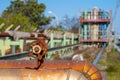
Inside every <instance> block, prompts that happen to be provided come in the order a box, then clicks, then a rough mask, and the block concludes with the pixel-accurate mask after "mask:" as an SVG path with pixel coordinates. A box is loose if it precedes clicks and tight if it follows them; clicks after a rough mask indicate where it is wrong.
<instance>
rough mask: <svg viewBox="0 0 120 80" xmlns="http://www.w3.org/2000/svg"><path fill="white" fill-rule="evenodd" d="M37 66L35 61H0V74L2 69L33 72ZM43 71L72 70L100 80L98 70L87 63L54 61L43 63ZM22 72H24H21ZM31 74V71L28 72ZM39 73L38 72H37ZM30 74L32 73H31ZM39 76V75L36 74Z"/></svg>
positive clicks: (91, 78)
mask: <svg viewBox="0 0 120 80" xmlns="http://www.w3.org/2000/svg"><path fill="white" fill-rule="evenodd" d="M36 65H37V62H36V61H35V60H31V61H28V60H1V61H0V68H1V69H0V72H1V70H2V69H5V68H7V69H24V70H26V71H30V70H33V71H34V69H33V68H34V67H35V66H36ZM40 69H43V70H45V71H46V70H48V69H53V70H54V69H56V70H59V69H63V70H64V69H72V70H75V71H78V72H81V73H82V74H83V75H84V76H85V77H86V78H87V79H89V80H102V77H101V74H100V72H99V70H98V69H97V68H96V67H95V66H94V65H93V64H92V63H90V62H88V61H69V60H56V61H45V62H44V63H43V64H42V66H41V68H40ZM23 72H24V71H23ZM30 72H31V71H30ZM38 72H39V71H38ZM31 73H32V72H31ZM38 74H39V73H38ZM61 80H62V79H61Z"/></svg>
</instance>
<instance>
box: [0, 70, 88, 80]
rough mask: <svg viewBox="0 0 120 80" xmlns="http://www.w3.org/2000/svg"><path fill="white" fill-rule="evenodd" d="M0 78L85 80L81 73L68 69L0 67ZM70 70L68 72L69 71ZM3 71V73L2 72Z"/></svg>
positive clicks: (8, 79)
mask: <svg viewBox="0 0 120 80" xmlns="http://www.w3.org/2000/svg"><path fill="white" fill-rule="evenodd" d="M0 71H1V72H0V80H78V79H79V78H81V79H84V80H87V79H86V78H85V76H84V75H83V74H82V73H78V72H76V71H74V70H70V69H59V70H56V69H39V70H38V71H37V70H32V69H0ZM69 72H70V73H69ZM3 73H4V74H3Z"/></svg>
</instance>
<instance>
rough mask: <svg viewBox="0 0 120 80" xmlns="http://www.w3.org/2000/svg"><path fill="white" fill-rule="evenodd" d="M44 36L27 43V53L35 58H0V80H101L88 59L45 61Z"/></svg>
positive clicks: (45, 47) (45, 46)
mask: <svg viewBox="0 0 120 80" xmlns="http://www.w3.org/2000/svg"><path fill="white" fill-rule="evenodd" d="M45 39H46V36H45V35H41V37H39V38H38V39H37V40H36V41H33V42H32V43H29V44H28V46H29V47H28V48H27V49H28V52H29V53H28V55H29V56H32V57H34V58H35V59H36V60H0V79H2V80H102V77H101V74H100V72H99V70H98V69H97V68H96V67H95V66H94V65H93V64H92V63H90V62H88V61H71V60H54V61H45V55H46V52H47V45H46V43H45Z"/></svg>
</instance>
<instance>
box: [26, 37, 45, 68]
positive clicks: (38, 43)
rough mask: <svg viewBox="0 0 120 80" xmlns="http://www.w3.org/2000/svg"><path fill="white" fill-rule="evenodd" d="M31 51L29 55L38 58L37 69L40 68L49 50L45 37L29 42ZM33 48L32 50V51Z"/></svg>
mask: <svg viewBox="0 0 120 80" xmlns="http://www.w3.org/2000/svg"><path fill="white" fill-rule="evenodd" d="M28 46H29V50H28V51H29V53H28V55H29V56H31V57H34V58H36V59H37V67H35V69H39V68H40V67H41V65H42V63H43V62H44V58H45V55H46V52H47V44H46V42H45V37H44V35H43V37H38V38H37V40H35V41H33V42H32V43H29V44H28ZM30 48H32V51H30Z"/></svg>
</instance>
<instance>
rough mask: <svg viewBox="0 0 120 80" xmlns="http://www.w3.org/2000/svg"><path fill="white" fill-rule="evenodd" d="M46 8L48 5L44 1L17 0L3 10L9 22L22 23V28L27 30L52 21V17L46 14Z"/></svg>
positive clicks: (3, 15) (4, 16)
mask: <svg viewBox="0 0 120 80" xmlns="http://www.w3.org/2000/svg"><path fill="white" fill-rule="evenodd" d="M45 9H46V6H45V5H44V4H42V3H41V4H38V3H37V2H34V1H32V0H26V1H21V0H15V1H12V2H11V5H10V6H9V7H8V8H7V9H6V10H5V11H4V12H3V14H2V17H3V18H4V19H5V20H6V21H7V22H8V23H9V24H10V23H11V24H12V23H14V24H15V25H21V27H22V28H23V29H22V30H24V31H27V29H28V28H29V29H30V28H31V27H34V28H37V27H38V26H40V25H46V24H48V23H49V22H50V20H51V19H50V17H46V16H45V15H44V11H45Z"/></svg>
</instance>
